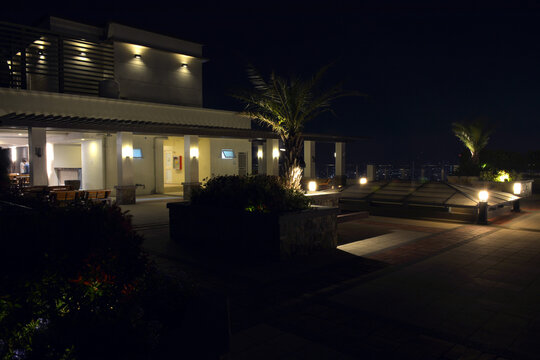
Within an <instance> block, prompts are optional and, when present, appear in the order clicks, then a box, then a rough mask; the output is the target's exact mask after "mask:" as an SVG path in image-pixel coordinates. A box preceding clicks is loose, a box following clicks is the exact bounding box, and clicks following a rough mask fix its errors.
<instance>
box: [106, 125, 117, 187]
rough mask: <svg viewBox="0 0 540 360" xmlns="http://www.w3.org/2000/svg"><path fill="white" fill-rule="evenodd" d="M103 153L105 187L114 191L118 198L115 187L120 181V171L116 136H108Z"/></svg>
mask: <svg viewBox="0 0 540 360" xmlns="http://www.w3.org/2000/svg"><path fill="white" fill-rule="evenodd" d="M103 152H104V158H105V187H106V188H107V189H110V190H113V194H112V195H113V196H116V195H115V194H116V190H115V189H114V187H115V186H116V185H118V184H117V180H118V175H117V173H118V169H117V164H116V163H117V160H116V135H110V134H109V135H107V136H105V138H104V140H103Z"/></svg>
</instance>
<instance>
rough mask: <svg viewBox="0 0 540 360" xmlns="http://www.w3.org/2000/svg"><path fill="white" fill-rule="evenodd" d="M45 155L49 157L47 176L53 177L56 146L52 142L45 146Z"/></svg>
mask: <svg viewBox="0 0 540 360" xmlns="http://www.w3.org/2000/svg"><path fill="white" fill-rule="evenodd" d="M45 154H46V155H45V156H46V159H47V176H48V177H51V174H52V172H53V161H54V146H53V144H51V143H47V145H46V146H45Z"/></svg>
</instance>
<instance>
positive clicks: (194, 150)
mask: <svg viewBox="0 0 540 360" xmlns="http://www.w3.org/2000/svg"><path fill="white" fill-rule="evenodd" d="M189 153H190V156H191V158H193V159H198V158H199V148H196V147H192V148H191V149H189Z"/></svg>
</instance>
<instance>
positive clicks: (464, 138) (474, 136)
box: [452, 120, 492, 165]
mask: <svg viewBox="0 0 540 360" xmlns="http://www.w3.org/2000/svg"><path fill="white" fill-rule="evenodd" d="M452 130H453V131H454V134H455V135H456V136H457V138H458V139H459V140H461V142H462V143H463V145H465V147H466V148H467V149H469V151H470V152H471V161H472V162H473V163H474V164H476V165H478V163H479V154H480V150H482V149H483V148H485V147H486V145H487V143H488V141H489V136H490V135H491V132H492V130H491V129H486V127H485V125H484V124H483V122H482V121H480V120H476V121H474V122H471V123H453V124H452Z"/></svg>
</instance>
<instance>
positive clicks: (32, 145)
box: [28, 127, 49, 186]
mask: <svg viewBox="0 0 540 360" xmlns="http://www.w3.org/2000/svg"><path fill="white" fill-rule="evenodd" d="M28 147H29V149H28V155H29V159H28V161H29V163H30V185H32V186H35V185H46V186H47V185H49V177H48V176H47V154H46V153H47V151H46V149H47V134H46V131H45V128H35V127H34V128H33V127H29V128H28Z"/></svg>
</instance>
